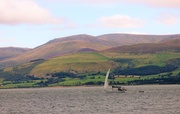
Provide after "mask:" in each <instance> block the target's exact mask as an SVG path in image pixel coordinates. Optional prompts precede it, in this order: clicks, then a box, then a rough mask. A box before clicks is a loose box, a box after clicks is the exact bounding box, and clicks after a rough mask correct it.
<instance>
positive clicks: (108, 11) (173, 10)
mask: <svg viewBox="0 0 180 114" xmlns="http://www.w3.org/2000/svg"><path fill="white" fill-rule="evenodd" d="M110 33H129V34H151V35H152V34H153V35H166V34H180V0H0V47H24V48H25V47H26V48H35V47H37V46H39V45H42V44H44V43H46V42H48V41H49V40H52V39H54V38H61V37H66V36H71V35H77V34H89V35H93V36H98V35H102V34H110Z"/></svg>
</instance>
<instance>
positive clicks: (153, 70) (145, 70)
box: [113, 65, 177, 76]
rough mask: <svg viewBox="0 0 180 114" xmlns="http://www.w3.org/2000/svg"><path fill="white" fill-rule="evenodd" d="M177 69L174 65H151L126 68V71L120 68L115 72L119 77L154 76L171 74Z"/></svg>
mask: <svg viewBox="0 0 180 114" xmlns="http://www.w3.org/2000/svg"><path fill="white" fill-rule="evenodd" d="M176 69H177V67H175V66H172V65H167V66H163V67H160V66H154V65H149V66H143V67H138V68H126V69H121V68H120V67H118V68H116V69H115V70H114V72H113V73H114V74H117V75H120V74H121V75H141V76H144V75H153V74H159V73H164V72H171V71H174V70H176Z"/></svg>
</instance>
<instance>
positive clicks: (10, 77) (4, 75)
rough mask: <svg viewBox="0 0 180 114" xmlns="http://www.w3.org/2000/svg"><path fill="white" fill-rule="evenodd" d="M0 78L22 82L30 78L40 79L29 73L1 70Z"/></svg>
mask: <svg viewBox="0 0 180 114" xmlns="http://www.w3.org/2000/svg"><path fill="white" fill-rule="evenodd" d="M0 78H3V79H4V81H12V82H21V81H29V80H39V78H36V77H34V76H29V75H26V76H24V75H21V74H10V73H6V72H0Z"/></svg>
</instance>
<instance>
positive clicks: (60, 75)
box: [52, 72, 85, 79]
mask: <svg viewBox="0 0 180 114" xmlns="http://www.w3.org/2000/svg"><path fill="white" fill-rule="evenodd" d="M52 77H57V78H60V79H62V78H67V77H69V78H80V79H82V78H85V76H78V75H76V74H73V73H70V72H56V73H53V74H52Z"/></svg>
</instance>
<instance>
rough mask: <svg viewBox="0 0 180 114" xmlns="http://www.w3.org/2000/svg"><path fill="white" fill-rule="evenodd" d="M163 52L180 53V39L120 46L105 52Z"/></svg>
mask: <svg viewBox="0 0 180 114" xmlns="http://www.w3.org/2000/svg"><path fill="white" fill-rule="evenodd" d="M163 51H175V52H180V39H179V38H175V39H168V40H165V41H162V42H160V43H143V44H135V45H130V46H119V47H115V48H110V49H107V50H104V52H115V53H157V52H163Z"/></svg>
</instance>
